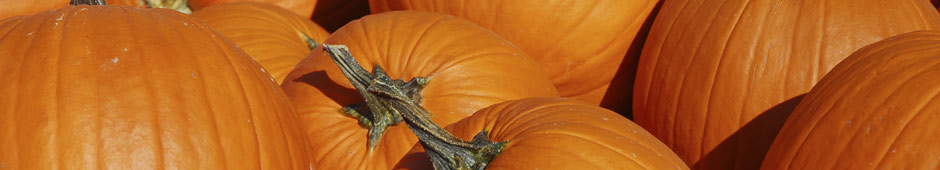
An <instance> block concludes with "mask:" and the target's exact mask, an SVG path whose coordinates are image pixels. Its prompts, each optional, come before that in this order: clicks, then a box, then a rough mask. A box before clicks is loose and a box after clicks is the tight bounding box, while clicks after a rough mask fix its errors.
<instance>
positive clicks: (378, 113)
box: [323, 44, 429, 153]
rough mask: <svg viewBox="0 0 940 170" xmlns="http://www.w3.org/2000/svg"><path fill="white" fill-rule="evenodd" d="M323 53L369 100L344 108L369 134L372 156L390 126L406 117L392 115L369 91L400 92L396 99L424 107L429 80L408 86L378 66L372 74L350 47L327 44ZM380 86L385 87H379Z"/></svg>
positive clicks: (411, 83)
mask: <svg viewBox="0 0 940 170" xmlns="http://www.w3.org/2000/svg"><path fill="white" fill-rule="evenodd" d="M323 49H324V50H326V51H327V53H329V54H330V58H331V59H333V62H335V63H336V65H337V66H339V68H340V70H341V71H342V72H343V75H345V76H346V78H347V79H349V82H350V83H351V84H352V85H353V87H355V88H356V91H358V92H359V94H360V95H361V96H362V98H363V100H365V103H363V104H357V105H352V106H346V107H344V108H343V114H346V115H347V116H350V117H352V118H355V119H358V120H359V125H360V126H362V127H364V128H366V129H368V130H369V134H368V142H367V145H368V148H369V150H368V151H369V153H372V151H373V150H375V148H376V147H378V144H379V142H381V139H382V136H383V134H384V133H385V130H386V129H388V127H389V126H393V125H396V124H398V123H399V122H402V117H401V115H400V114H394V113H392V112H391V110H390V109H389V108H388V107H387V106H386V105H383V104H382V103H381V102H382V101H381V100H380V99H379V97H378V96H376V95H375V94H374V93H370V92H369V89H372V88H383V89H380V90H388V91H396V92H400V94H396V95H401V97H402V99H408V100H411V101H414V102H418V103H420V102H421V98H422V97H421V90H422V89H424V87H425V86H426V85H427V83H428V81H429V79H428V78H424V77H416V78H414V79H412V80H411V81H408V82H405V81H402V80H399V79H392V78H391V77H389V76H388V74H386V73H385V70H383V69H382V67H380V66H378V65H375V66H374V67H373V68H374V69H373V72H372V73H369V72H368V71H366V69H365V68H363V67H362V66H361V65H359V62H357V61H356V59H355V58H353V56H352V54H350V53H349V49H348V48H346V46H335V45H326V44H324V45H323ZM376 84H381V85H380V86H377V85H376ZM363 106H365V107H363Z"/></svg>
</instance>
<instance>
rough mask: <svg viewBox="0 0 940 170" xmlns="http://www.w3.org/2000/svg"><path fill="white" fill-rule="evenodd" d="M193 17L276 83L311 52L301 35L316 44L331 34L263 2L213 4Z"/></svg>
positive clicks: (301, 18) (305, 20) (303, 19)
mask: <svg viewBox="0 0 940 170" xmlns="http://www.w3.org/2000/svg"><path fill="white" fill-rule="evenodd" d="M192 16H193V17H195V18H197V19H199V20H201V21H202V22H204V23H205V24H206V25H209V26H211V27H212V28H213V29H215V30H216V31H218V32H219V33H222V34H223V35H225V37H228V39H230V40H232V42H235V44H236V45H238V47H239V48H241V49H242V50H244V51H245V52H246V53H248V55H250V56H251V57H252V58H254V59H255V61H258V63H259V64H261V66H263V67H264V68H265V71H266V72H268V73H270V74H271V76H272V77H274V80H277V82H278V83H281V81H283V80H284V78H285V77H287V73H290V71H291V70H293V69H294V65H297V63H299V62H300V60H302V59H304V57H306V56H307V54H309V53H310V50H311V49H310V47H309V45H308V42H307V39H306V38H304V37H303V36H307V37H309V38H311V39H312V40H313V41H315V42H314V44H315V45H316V44H317V42H323V41H324V40H326V37H327V36H329V35H330V34H329V33H327V32H326V30H323V28H321V27H320V26H319V25H317V24H316V23H313V22H312V21H310V20H307V19H306V18H304V17H301V16H299V15H297V14H295V13H293V12H290V11H288V10H286V9H284V8H281V7H278V6H275V5H271V4H265V3H257V2H236V3H228V4H221V5H215V6H211V7H208V8H204V9H202V10H198V11H196V12H193V14H192Z"/></svg>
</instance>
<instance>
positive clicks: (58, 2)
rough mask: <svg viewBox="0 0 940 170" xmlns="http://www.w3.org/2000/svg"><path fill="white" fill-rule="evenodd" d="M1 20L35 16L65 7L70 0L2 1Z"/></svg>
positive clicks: (0, 0)
mask: <svg viewBox="0 0 940 170" xmlns="http://www.w3.org/2000/svg"><path fill="white" fill-rule="evenodd" d="M0 4H3V5H0V19H4V18H9V17H12V16H21V15H33V14H36V13H39V12H43V11H49V10H54V9H58V8H61V7H64V6H66V5H68V4H69V1H68V0H34V1H24V0H0Z"/></svg>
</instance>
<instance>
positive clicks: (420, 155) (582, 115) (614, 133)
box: [396, 98, 689, 170]
mask: <svg viewBox="0 0 940 170" xmlns="http://www.w3.org/2000/svg"><path fill="white" fill-rule="evenodd" d="M432 114H433V113H432ZM446 129H447V131H446V132H444V133H448V132H449V133H452V135H454V136H456V137H458V138H460V139H462V140H468V141H469V140H471V139H473V138H475V136H477V135H478V133H480V132H482V131H485V132H487V133H486V134H488V135H489V136H488V137H487V138H488V139H490V140H492V141H506V142H505V143H504V146H503V148H502V149H501V151H500V153H498V154H497V155H496V157H495V158H493V159H492V160H491V161H489V163H488V165H487V166H486V169H540V170H541V169H544V170H551V169H689V167H688V166H686V165H685V163H683V162H682V159H679V157H678V156H676V154H675V153H673V152H672V151H671V150H670V149H669V147H666V145H665V144H663V143H662V142H660V141H659V140H658V139H656V137H653V135H651V134H650V133H649V132H647V131H646V130H644V129H643V128H642V127H640V126H639V125H636V124H635V123H633V122H631V121H630V120H627V119H626V118H624V117H622V116H620V115H618V114H617V113H615V112H613V111H610V110H607V109H604V108H601V107H598V106H594V105H592V104H590V103H584V102H581V101H576V100H572V99H563V98H528V99H521V100H513V101H507V102H503V103H498V104H494V105H491V106H489V107H486V108H484V109H481V110H480V111H477V112H476V113H474V114H473V115H472V116H470V117H467V118H466V119H463V120H460V121H458V122H456V123H454V124H451V125H450V126H447V128H446ZM424 140H425V139H423V138H422V142H423V141H424ZM443 152H444V153H447V151H443ZM445 155H447V154H445ZM430 165H431V162H429V160H428V157H427V154H426V153H425V150H424V147H423V146H422V145H416V146H415V149H414V150H413V151H412V152H410V153H408V156H406V159H405V160H402V162H401V163H400V164H399V165H398V167H396V168H397V169H430Z"/></svg>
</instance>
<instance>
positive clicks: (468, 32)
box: [281, 11, 558, 169]
mask: <svg viewBox="0 0 940 170" xmlns="http://www.w3.org/2000/svg"><path fill="white" fill-rule="evenodd" d="M325 43H326V44H345V45H347V46H348V47H349V50H350V51H351V55H352V56H354V57H355V60H357V61H358V63H359V64H361V65H363V66H364V67H365V70H373V69H374V68H375V67H373V66H376V65H377V66H380V67H381V68H383V69H384V72H385V73H387V74H388V76H389V77H391V78H393V79H402V80H416V79H415V77H425V78H427V82H426V86H425V87H423V91H420V92H418V93H417V94H418V95H419V96H421V97H420V98H421V101H422V104H423V105H424V106H425V107H426V108H427V109H428V110H431V111H433V112H434V113H435V114H434V115H432V116H431V117H433V119H434V122H436V123H439V124H450V123H452V122H455V121H457V120H460V119H461V118H464V117H466V116H469V115H470V114H471V113H473V112H474V111H476V110H478V109H480V108H483V107H486V106H489V105H491V104H495V103H499V102H503V101H506V100H512V99H521V98H527V97H535V96H545V97H552V96H557V95H558V93H557V91H556V90H555V89H554V87H553V86H552V84H551V81H550V80H549V79H548V78H547V76H546V75H545V74H544V73H543V72H542V70H540V67H539V66H538V65H536V64H535V62H534V61H533V60H532V59H531V58H529V57H528V56H527V55H526V54H525V53H524V52H522V51H521V50H519V49H518V48H516V47H515V46H513V45H512V43H510V42H508V41H506V40H505V39H503V38H501V37H499V36H498V35H496V34H494V33H493V32H490V31H488V30H486V29H484V28H482V27H479V26H477V25H475V24H473V23H471V22H469V21H466V20H463V19H460V18H456V17H452V16H447V15H443V14H437V13H429V12H420V11H403V12H387V13H382V14H376V15H370V16H366V17H363V18H362V19H360V20H356V21H353V22H351V23H349V24H347V25H346V26H344V27H342V28H340V29H339V30H337V31H336V32H334V33H333V34H332V35H330V37H329V38H328V39H327V40H326V42H325ZM321 48H322V47H321ZM363 74H368V73H363ZM418 79H420V78H418ZM422 84H423V83H422ZM281 88H282V89H284V91H285V92H286V93H287V96H288V97H289V98H290V100H291V101H292V102H293V105H294V107H295V108H296V110H297V111H298V114H299V115H300V118H301V121H302V122H303V123H304V129H305V130H306V133H307V136H308V137H309V140H310V145H311V146H312V147H313V149H314V150H313V153H312V154H313V157H314V158H315V159H316V160H315V166H316V168H320V169H390V168H392V166H394V165H395V164H396V163H398V160H400V159H401V158H402V157H403V156H404V155H405V153H407V152H408V150H409V149H410V148H411V147H412V146H413V145H414V144H415V143H416V142H417V141H418V139H417V138H416V137H415V135H414V134H412V133H411V132H410V130H408V127H407V126H406V125H404V124H402V123H398V124H397V125H395V124H394V123H395V122H385V121H377V120H386V119H377V118H376V119H372V120H373V121H372V122H374V123H371V124H368V125H369V126H372V127H379V126H380V124H383V125H389V126H388V128H387V130H384V131H383V130H382V128H364V127H362V126H360V120H363V119H356V118H353V117H350V116H348V115H347V113H349V112H345V113H344V111H343V110H344V106H351V105H359V106H360V108H363V107H369V108H370V109H371V107H374V106H375V103H370V104H366V103H365V101H364V99H363V98H362V97H361V96H360V93H359V92H357V90H355V89H354V88H353V85H352V84H351V83H350V81H349V80H347V78H346V77H344V74H343V73H342V72H341V71H340V68H339V67H337V66H336V65H335V64H334V63H333V62H332V61H331V58H330V57H329V55H328V53H327V52H324V51H323V50H322V49H316V50H314V52H313V53H311V54H310V55H309V56H307V58H305V59H304V60H303V61H301V62H300V64H298V65H297V67H296V68H295V69H294V71H292V72H291V73H290V74H289V75H288V76H287V79H285V80H284V82H283V84H281ZM412 90H415V91H417V90H418V89H412ZM367 99H368V98H367ZM361 104H365V105H361ZM366 115H368V114H366ZM372 115H381V113H374V114H372ZM369 118H373V117H369ZM386 118H387V117H386ZM363 124H367V123H363ZM370 133H374V134H378V135H381V136H371V135H370ZM372 137H380V138H374V139H371V138H372ZM370 139H371V140H370Z"/></svg>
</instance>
